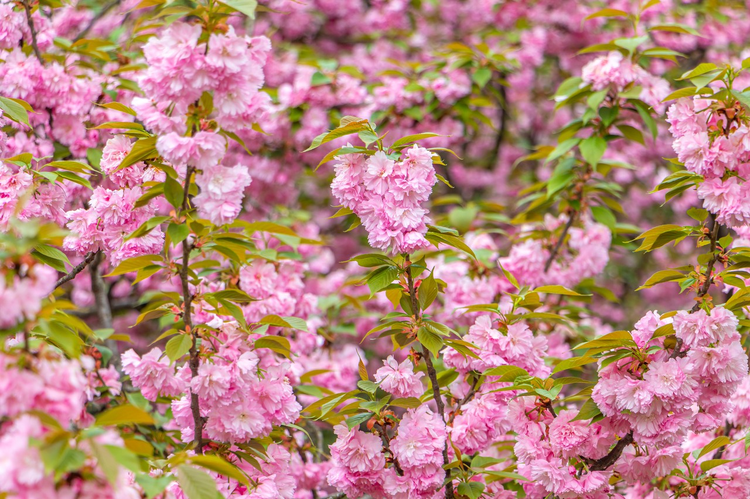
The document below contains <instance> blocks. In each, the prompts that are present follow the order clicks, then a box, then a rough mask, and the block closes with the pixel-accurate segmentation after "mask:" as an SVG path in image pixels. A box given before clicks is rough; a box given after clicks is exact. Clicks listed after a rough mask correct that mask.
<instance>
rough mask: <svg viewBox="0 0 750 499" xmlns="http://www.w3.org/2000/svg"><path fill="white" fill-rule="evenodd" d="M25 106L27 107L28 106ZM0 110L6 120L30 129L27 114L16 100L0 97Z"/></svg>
mask: <svg viewBox="0 0 750 499" xmlns="http://www.w3.org/2000/svg"><path fill="white" fill-rule="evenodd" d="M26 105H27V106H28V104H26ZM0 110H2V111H3V116H5V117H7V118H8V119H10V120H12V121H15V122H16V123H23V124H24V125H26V126H28V127H31V125H30V124H29V113H28V112H27V110H26V108H25V107H24V106H23V105H22V104H20V103H19V102H18V99H10V98H8V97H0Z"/></svg>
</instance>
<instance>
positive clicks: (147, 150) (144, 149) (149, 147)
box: [117, 137, 159, 170]
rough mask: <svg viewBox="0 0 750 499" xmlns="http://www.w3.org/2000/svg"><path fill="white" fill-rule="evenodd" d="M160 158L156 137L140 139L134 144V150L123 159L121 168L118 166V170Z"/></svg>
mask: <svg viewBox="0 0 750 499" xmlns="http://www.w3.org/2000/svg"><path fill="white" fill-rule="evenodd" d="M158 156H159V152H158V151H157V150H156V137H146V138H143V139H138V140H137V141H136V142H135V144H133V148H132V149H131V150H130V152H129V153H128V155H127V156H125V158H123V160H122V163H120V166H118V167H117V169H118V170H122V169H123V168H127V167H128V166H130V165H134V164H136V163H138V162H139V161H143V160H145V159H151V158H156V157H158Z"/></svg>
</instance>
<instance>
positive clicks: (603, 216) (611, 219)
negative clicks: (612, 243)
mask: <svg viewBox="0 0 750 499" xmlns="http://www.w3.org/2000/svg"><path fill="white" fill-rule="evenodd" d="M591 213H592V215H594V219H595V220H596V221H597V222H599V223H600V224H603V225H606V226H607V227H608V228H609V230H611V231H612V232H614V231H615V229H616V227H617V218H616V217H615V214H614V213H612V211H611V210H610V209H609V208H606V207H604V206H592V207H591Z"/></svg>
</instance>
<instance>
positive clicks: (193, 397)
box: [180, 166, 205, 454]
mask: <svg viewBox="0 0 750 499" xmlns="http://www.w3.org/2000/svg"><path fill="white" fill-rule="evenodd" d="M194 170H195V168H193V167H192V166H190V167H188V169H187V172H186V173H185V190H184V192H183V198H182V210H181V211H182V213H183V214H186V213H187V211H188V203H189V201H190V179H191V178H192V176H193V171H194ZM191 250H192V243H190V242H189V241H188V239H187V238H185V239H184V240H183V241H182V266H181V267H180V282H181V284H182V302H183V308H184V310H183V314H182V320H183V321H184V323H185V331H186V332H188V333H189V334H190V335H191V336H192V338H193V343H192V344H191V345H190V361H189V365H190V375H191V377H192V378H195V377H197V376H198V368H199V367H200V351H199V350H198V334H197V333H196V331H195V329H194V328H193V316H192V309H191V307H192V303H193V294H192V293H191V292H190V283H189V282H188V276H189V271H190V251H191ZM190 410H191V412H192V414H193V423H194V427H193V431H194V432H195V435H194V436H193V441H194V442H195V451H196V452H198V453H199V454H203V426H204V425H205V421H204V419H203V417H202V416H201V409H200V401H199V399H198V394H197V393H195V392H193V391H191V392H190Z"/></svg>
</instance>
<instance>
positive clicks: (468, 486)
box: [458, 482, 484, 499]
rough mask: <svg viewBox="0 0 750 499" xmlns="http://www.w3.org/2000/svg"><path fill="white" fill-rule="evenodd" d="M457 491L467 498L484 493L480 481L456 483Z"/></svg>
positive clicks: (474, 497) (477, 496) (476, 498)
mask: <svg viewBox="0 0 750 499" xmlns="http://www.w3.org/2000/svg"><path fill="white" fill-rule="evenodd" d="M458 493H459V494H461V495H463V496H466V497H468V498H469V499H479V497H480V496H481V495H482V494H483V493H484V484H483V483H482V482H462V483H459V484H458Z"/></svg>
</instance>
